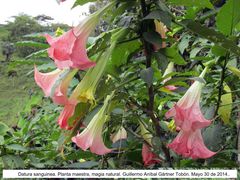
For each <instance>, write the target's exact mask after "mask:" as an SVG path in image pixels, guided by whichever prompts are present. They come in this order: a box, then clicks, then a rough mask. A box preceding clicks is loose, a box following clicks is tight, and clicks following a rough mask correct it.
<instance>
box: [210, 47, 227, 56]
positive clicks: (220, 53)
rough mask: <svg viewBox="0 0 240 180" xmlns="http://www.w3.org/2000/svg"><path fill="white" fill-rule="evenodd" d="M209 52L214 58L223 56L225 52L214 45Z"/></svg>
mask: <svg viewBox="0 0 240 180" xmlns="http://www.w3.org/2000/svg"><path fill="white" fill-rule="evenodd" d="M211 52H212V53H213V54H214V55H216V56H225V55H226V52H227V51H226V49H224V48H223V47H221V46H216V45H215V46H213V47H212V48H211Z"/></svg>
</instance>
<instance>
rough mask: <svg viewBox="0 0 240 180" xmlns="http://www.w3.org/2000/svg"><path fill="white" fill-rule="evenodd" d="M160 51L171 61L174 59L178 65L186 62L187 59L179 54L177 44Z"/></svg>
mask: <svg viewBox="0 0 240 180" xmlns="http://www.w3.org/2000/svg"><path fill="white" fill-rule="evenodd" d="M160 52H161V53H163V54H164V55H165V56H166V57H167V58H168V59H169V60H170V61H172V62H174V63H176V64H178V65H184V64H186V61H185V60H184V59H183V58H182V56H181V55H180V54H179V52H178V49H177V46H176V45H174V46H172V47H170V48H164V49H161V50H160Z"/></svg>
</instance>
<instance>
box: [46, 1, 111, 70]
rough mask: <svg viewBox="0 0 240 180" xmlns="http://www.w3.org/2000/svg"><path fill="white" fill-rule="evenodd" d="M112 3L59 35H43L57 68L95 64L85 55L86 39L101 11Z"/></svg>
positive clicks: (82, 68)
mask: <svg viewBox="0 0 240 180" xmlns="http://www.w3.org/2000/svg"><path fill="white" fill-rule="evenodd" d="M112 5H113V3H109V4H108V5H107V6H105V7H104V8H102V9H100V10H99V11H97V12H96V13H94V14H92V15H90V16H88V17H87V18H85V19H84V20H83V21H81V22H80V23H79V25H78V26H76V27H74V28H72V29H70V30H69V31H67V32H65V33H64V34H62V35H61V36H59V37H56V38H53V37H51V36H50V35H48V34H46V35H45V37H46V39H47V42H48V43H49V45H50V46H51V47H50V48H49V49H48V55H49V57H51V58H52V59H53V60H54V62H55V64H56V66H57V67H58V68H59V69H63V68H65V67H71V68H77V69H80V70H84V69H88V68H90V67H93V66H94V65H95V62H92V61H91V60H89V58H88V56H87V50H86V43H87V39H88V37H89V35H90V34H91V33H92V31H93V30H94V29H95V27H96V25H97V23H98V22H99V20H100V17H101V15H102V14H103V12H105V10H106V9H108V8H109V7H111V6H112Z"/></svg>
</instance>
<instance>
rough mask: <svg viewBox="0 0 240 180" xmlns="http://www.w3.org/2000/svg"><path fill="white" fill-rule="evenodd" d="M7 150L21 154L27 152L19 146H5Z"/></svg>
mask: <svg viewBox="0 0 240 180" xmlns="http://www.w3.org/2000/svg"><path fill="white" fill-rule="evenodd" d="M6 148H7V149H10V150H14V151H21V152H27V151H28V149H27V148H25V147H23V146H21V145H19V144H10V145H8V146H6Z"/></svg>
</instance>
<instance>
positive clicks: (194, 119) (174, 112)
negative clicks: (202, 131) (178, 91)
mask: <svg viewBox="0 0 240 180" xmlns="http://www.w3.org/2000/svg"><path fill="white" fill-rule="evenodd" d="M206 70H207V69H206V68H205V70H204V71H203V72H202V74H201V75H200V77H203V76H204V74H205V73H206ZM202 87H203V84H202V83H201V82H199V81H195V82H194V83H193V84H192V85H191V87H190V88H189V89H188V90H187V92H186V93H185V95H184V96H183V97H182V98H181V99H180V100H179V101H178V102H177V103H176V104H175V105H174V107H173V108H171V109H170V110H169V111H168V112H167V113H166V117H167V118H170V117H173V118H174V120H175V124H176V126H177V127H180V128H181V129H183V130H184V131H189V130H195V129H198V128H204V127H207V126H209V125H210V124H211V121H210V120H207V119H205V118H204V116H203V114H202V112H201V108H200V96H201V91H202Z"/></svg>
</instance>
